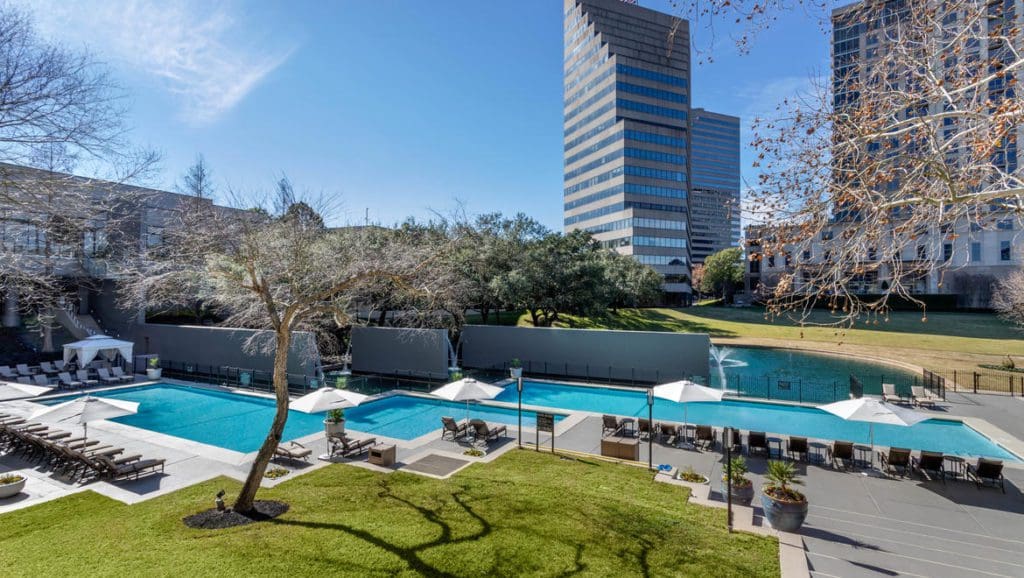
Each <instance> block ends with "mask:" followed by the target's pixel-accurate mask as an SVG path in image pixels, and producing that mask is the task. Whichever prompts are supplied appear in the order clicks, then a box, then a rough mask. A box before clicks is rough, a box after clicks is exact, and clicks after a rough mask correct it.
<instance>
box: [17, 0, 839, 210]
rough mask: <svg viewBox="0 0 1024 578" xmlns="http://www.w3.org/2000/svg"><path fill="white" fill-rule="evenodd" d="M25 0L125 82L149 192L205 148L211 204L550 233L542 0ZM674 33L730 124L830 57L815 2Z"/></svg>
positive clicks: (791, 88) (553, 92) (770, 105)
mask: <svg viewBox="0 0 1024 578" xmlns="http://www.w3.org/2000/svg"><path fill="white" fill-rule="evenodd" d="M25 2H26V4H25V6H26V7H27V8H28V9H29V10H31V11H32V12H33V13H34V16H35V20H36V24H37V27H38V29H39V32H40V34H41V35H43V36H44V37H47V38H49V39H51V40H55V41H57V42H60V43H62V44H64V45H67V46H70V47H73V48H82V49H87V50H89V51H91V52H92V53H94V54H95V55H96V57H97V58H98V59H99V60H101V61H103V62H105V63H106V64H107V65H108V66H109V67H110V68H111V69H112V71H113V73H114V76H115V77H116V78H117V80H118V81H119V82H120V84H121V85H122V86H123V87H124V88H125V89H126V90H127V92H128V94H129V95H130V97H129V98H130V102H129V107H130V108H129V110H130V112H129V115H130V117H129V123H130V125H131V127H132V132H131V135H130V136H131V139H132V140H133V141H134V142H136V143H138V144H140V145H143V146H146V147H150V148H153V149H155V150H158V151H160V152H161V153H162V156H163V161H162V166H163V170H162V173H161V174H160V175H159V176H158V177H157V180H156V181H155V182H152V183H150V184H151V185H153V186H156V187H157V188H164V189H168V190H174V188H175V186H176V185H177V183H179V182H180V181H181V175H182V174H183V173H184V171H185V170H186V169H187V168H188V166H189V165H191V164H192V163H193V162H194V161H195V159H196V156H197V155H198V154H202V155H203V156H204V157H205V159H206V161H207V163H208V164H209V166H210V168H211V169H212V171H213V177H214V182H215V184H216V186H217V188H218V190H219V192H220V195H221V197H222V200H223V199H226V198H227V192H228V191H235V192H237V193H241V194H243V195H245V194H251V195H260V194H263V193H265V192H267V191H269V190H271V189H272V188H273V186H274V183H275V181H276V180H277V179H278V178H280V177H281V175H282V174H284V175H287V176H288V177H289V179H290V180H291V181H292V183H293V185H294V186H295V188H296V190H298V191H300V192H303V193H306V194H308V195H310V196H314V197H315V196H321V195H322V196H325V197H329V198H332V199H334V203H333V204H334V206H335V207H336V210H335V214H334V215H333V216H332V218H331V221H333V223H334V224H345V223H362V222H363V221H364V220H365V219H366V217H367V216H368V217H369V220H370V221H372V222H377V223H382V224H392V223H395V222H398V221H401V220H403V219H404V218H406V217H408V216H414V217H417V218H420V219H423V218H430V216H431V215H432V214H433V213H435V212H437V213H442V214H447V213H450V212H452V211H455V210H457V209H459V208H461V209H462V210H464V211H465V212H467V213H469V214H478V213H484V212H491V211H501V212H503V213H506V214H513V213H517V212H524V213H527V214H529V215H531V216H533V217H535V218H536V219H538V220H539V221H541V222H542V223H544V224H546V225H547V226H548V227H551V228H552V229H556V230H560V229H561V223H562V172H563V171H562V140H563V139H562V110H563V106H562V98H563V95H562V55H563V48H562V2H560V1H558V0H508V1H504V2H497V1H490V0H488V1H479V0H432V1H430V2H423V1H421V0H374V1H372V2H366V1H362V0H338V1H334V2H270V1H264V2H250V3H244V2H239V1H231V0H228V1H217V0H180V1H176V2H157V1H155V0H153V1H151V0H119V1H117V2H105V1H84V0H83V1H79V2H67V1H60V0H32V1H31V2H30V3H29V2H28V0H25ZM640 4H641V5H642V6H646V7H648V8H653V9H656V10H662V11H666V12H673V9H672V8H671V7H670V6H669V0H640ZM691 36H692V41H693V43H694V48H695V49H699V50H700V51H701V52H702V54H712V55H713V56H714V60H713V62H711V63H703V64H700V63H698V62H697V61H698V58H697V56H696V53H695V55H694V57H693V74H692V79H691V90H692V94H691V100H692V106H694V107H704V108H707V109H710V110H713V111H716V112H721V113H726V114H733V115H736V116H739V117H740V118H741V125H742V126H744V127H746V126H748V125H749V124H750V121H751V120H753V118H754V117H756V116H758V115H762V116H763V115H766V114H770V113H771V111H772V110H773V109H774V108H775V106H776V104H777V103H778V102H779V101H781V100H782V99H783V98H785V97H786V96H790V95H792V94H793V93H794V92H797V91H800V90H806V89H807V87H808V86H809V83H810V79H811V78H812V76H813V75H820V74H825V73H827V72H828V57H829V45H828V42H827V36H826V35H825V33H824V32H823V31H822V28H821V24H820V15H819V14H806V13H803V12H801V11H794V12H790V13H786V14H783V15H781V17H780V19H779V20H778V22H776V23H775V24H774V25H773V26H772V28H771V29H769V30H768V31H766V32H763V33H760V34H759V35H758V36H757V37H756V38H755V41H754V43H753V44H752V46H751V49H750V52H749V54H745V55H742V54H739V51H738V50H737V48H736V46H735V43H734V42H733V40H732V38H731V35H730V28H729V25H728V23H725V24H722V23H719V24H718V25H717V26H716V28H715V30H714V33H713V34H712V31H710V30H707V29H705V28H703V27H699V26H695V27H692V28H691ZM743 141H744V142H748V141H749V130H747V129H745V130H744V139H743ZM744 149H745V150H744V151H743V154H742V157H741V159H742V164H743V166H744V178H745V179H746V180H748V181H752V180H753V179H754V178H755V173H754V172H753V169H751V168H750V164H751V162H750V161H751V155H750V154H749V151H748V150H746V147H744Z"/></svg>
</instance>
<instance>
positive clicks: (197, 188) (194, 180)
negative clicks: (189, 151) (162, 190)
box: [178, 154, 217, 200]
mask: <svg viewBox="0 0 1024 578" xmlns="http://www.w3.org/2000/svg"><path fill="white" fill-rule="evenodd" d="M181 180H182V183H181V185H180V186H179V187H178V189H179V190H180V191H181V192H182V193H184V194H186V195H190V196H193V197H195V198H197V199H211V200H212V199H213V196H214V195H215V194H216V192H217V189H216V187H215V186H214V184H213V173H212V172H211V171H210V165H209V164H207V162H206V157H204V156H203V155H202V154H200V155H197V156H196V162H194V163H193V164H192V166H190V167H189V168H188V169H187V170H186V171H185V174H184V175H183V176H182V178H181Z"/></svg>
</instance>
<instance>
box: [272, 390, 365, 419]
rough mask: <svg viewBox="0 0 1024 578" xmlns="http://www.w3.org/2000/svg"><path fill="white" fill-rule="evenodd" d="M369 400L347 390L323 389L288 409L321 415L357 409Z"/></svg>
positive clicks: (303, 398)
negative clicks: (340, 410) (333, 410)
mask: <svg viewBox="0 0 1024 578" xmlns="http://www.w3.org/2000/svg"><path fill="white" fill-rule="evenodd" d="M369 398H370V396H368V395H363V394H361V393H356V392H354V391H349V390H347V389H337V388H334V387H322V388H320V389H318V390H316V391H314V392H313V393H310V394H307V395H304V396H302V397H300V398H299V399H297V400H295V401H293V402H291V403H290V404H289V406H288V407H290V408H291V409H294V410H296V411H301V412H303V413H321V412H325V411H330V410H332V409H346V408H350V407H355V406H357V405H359V404H361V403H363V402H364V401H366V400H367V399H369Z"/></svg>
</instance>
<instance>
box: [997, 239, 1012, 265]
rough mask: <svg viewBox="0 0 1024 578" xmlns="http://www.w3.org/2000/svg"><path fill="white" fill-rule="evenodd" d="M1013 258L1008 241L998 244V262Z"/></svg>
mask: <svg viewBox="0 0 1024 578" xmlns="http://www.w3.org/2000/svg"><path fill="white" fill-rule="evenodd" d="M1012 258H1013V253H1012V249H1011V246H1010V242H1009V241H1000V242H999V260H1000V261H1010V260H1011V259H1012Z"/></svg>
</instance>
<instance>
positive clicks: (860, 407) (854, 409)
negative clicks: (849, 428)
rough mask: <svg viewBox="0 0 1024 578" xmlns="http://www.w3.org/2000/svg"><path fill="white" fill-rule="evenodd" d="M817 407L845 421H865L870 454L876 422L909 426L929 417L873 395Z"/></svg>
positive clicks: (872, 452) (873, 450)
mask: <svg viewBox="0 0 1024 578" xmlns="http://www.w3.org/2000/svg"><path fill="white" fill-rule="evenodd" d="M819 409H822V410H824V411H827V412H829V413H831V414H832V415H836V416H839V417H841V418H843V419H845V420H846V421H863V422H867V423H868V436H869V439H870V440H871V455H872V456H874V454H875V424H876V423H882V424H887V425H898V426H904V427H909V426H912V425H914V424H916V423H920V422H922V421H924V420H926V419H928V418H929V416H927V415H925V414H923V413H921V412H917V411H914V410H912V409H907V408H905V407H900V406H898V405H893V404H891V403H886V402H884V401H882V400H880V399H876V398H873V397H859V398H856V399H847V400H844V401H837V402H835V403H830V404H828V405H823V406H821V407H820V408H819ZM872 459H873V458H872Z"/></svg>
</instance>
